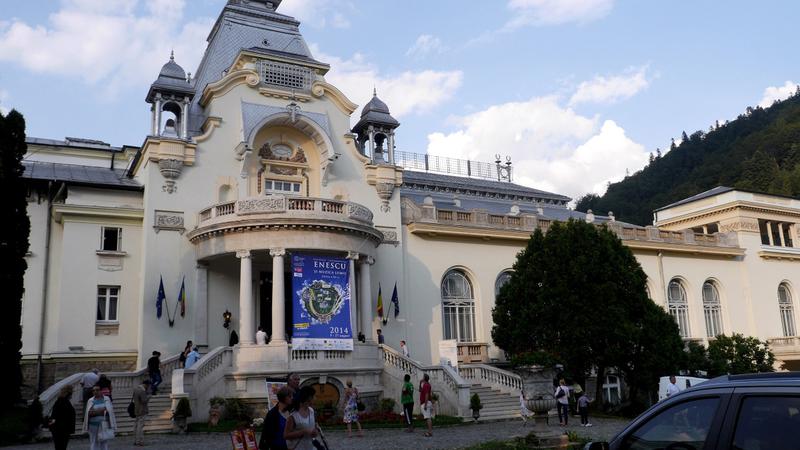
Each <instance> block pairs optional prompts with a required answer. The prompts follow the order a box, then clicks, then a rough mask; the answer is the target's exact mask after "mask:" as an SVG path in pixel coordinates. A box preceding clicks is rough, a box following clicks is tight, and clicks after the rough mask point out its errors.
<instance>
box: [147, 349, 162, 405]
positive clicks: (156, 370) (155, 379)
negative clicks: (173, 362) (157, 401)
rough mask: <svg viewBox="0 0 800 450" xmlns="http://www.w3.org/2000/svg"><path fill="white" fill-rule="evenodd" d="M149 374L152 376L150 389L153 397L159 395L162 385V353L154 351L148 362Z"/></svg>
mask: <svg viewBox="0 0 800 450" xmlns="http://www.w3.org/2000/svg"><path fill="white" fill-rule="evenodd" d="M147 373H148V375H150V389H152V392H153V395H158V386H159V385H160V384H161V352H158V351H155V350H153V356H151V357H150V359H148V360H147Z"/></svg>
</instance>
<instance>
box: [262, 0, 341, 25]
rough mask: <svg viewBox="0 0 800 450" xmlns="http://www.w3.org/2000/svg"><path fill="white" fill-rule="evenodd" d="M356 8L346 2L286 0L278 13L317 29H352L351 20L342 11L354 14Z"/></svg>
mask: <svg viewBox="0 0 800 450" xmlns="http://www.w3.org/2000/svg"><path fill="white" fill-rule="evenodd" d="M355 10H356V8H355V6H354V5H353V4H352V3H351V2H349V1H345V0H284V1H283V2H282V3H281V6H280V7H279V8H278V12H280V13H281V14H286V15H289V16H292V17H294V18H296V19H297V20H299V21H300V22H302V23H303V24H304V25H310V26H312V27H315V28H325V27H326V26H332V27H334V28H350V19H349V18H348V17H347V15H345V14H344V13H343V12H342V11H348V12H350V13H353V12H354V11H355Z"/></svg>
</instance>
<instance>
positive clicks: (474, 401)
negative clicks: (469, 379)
mask: <svg viewBox="0 0 800 450" xmlns="http://www.w3.org/2000/svg"><path fill="white" fill-rule="evenodd" d="M469 408H470V409H471V410H472V418H473V419H475V421H476V422H477V421H478V418H480V417H481V409H483V405H481V397H480V396H479V395H478V393H477V392H476V393H474V394H472V396H471V397H470V398H469Z"/></svg>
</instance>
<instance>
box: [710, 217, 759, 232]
mask: <svg viewBox="0 0 800 450" xmlns="http://www.w3.org/2000/svg"><path fill="white" fill-rule="evenodd" d="M719 231H720V232H721V233H729V232H731V231H750V232H753V233H759V232H760V231H759V229H758V222H757V221H755V220H752V221H750V220H740V221H736V222H730V223H721V224H720V225H719Z"/></svg>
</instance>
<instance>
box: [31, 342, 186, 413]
mask: <svg viewBox="0 0 800 450" xmlns="http://www.w3.org/2000/svg"><path fill="white" fill-rule="evenodd" d="M179 356H180V353H177V354H175V355H173V356H170V357H169V358H166V359H163V360H162V361H161V377H162V378H163V379H164V382H165V384H166V383H167V382H168V381H169V380H170V378H171V377H172V372H173V371H174V370H175V369H176V368H177V367H178V366H179V364H180V362H179V361H178V358H179ZM85 373H86V372H79V373H74V374H72V375H70V376H68V377H66V378H64V379H62V380H60V381H59V382H57V383H55V384H53V385H52V386H50V387H49V388H47V389H45V390H44V392H42V393H41V394H40V395H39V401H40V402H42V411H44V412H45V414H49V413H50V411H51V410H52V409H53V405H54V404H55V402H56V400H57V399H58V393H59V392H61V389H62V388H64V387H66V386H72V403H73V404H76V403H81V402H82V401H83V391H82V388H81V385H80V382H81V379H82V378H83V375H84V374H85ZM104 374H105V375H106V376H107V377H109V378H110V379H111V387H112V389H113V393H114V394H115V395H119V394H130V393H131V392H132V391H133V388H134V387H136V386H137V385H139V383H141V381H142V380H144V379H145V378H146V377H147V376H148V375H147V367H144V368H141V369H138V370H136V371H133V372H104Z"/></svg>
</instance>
